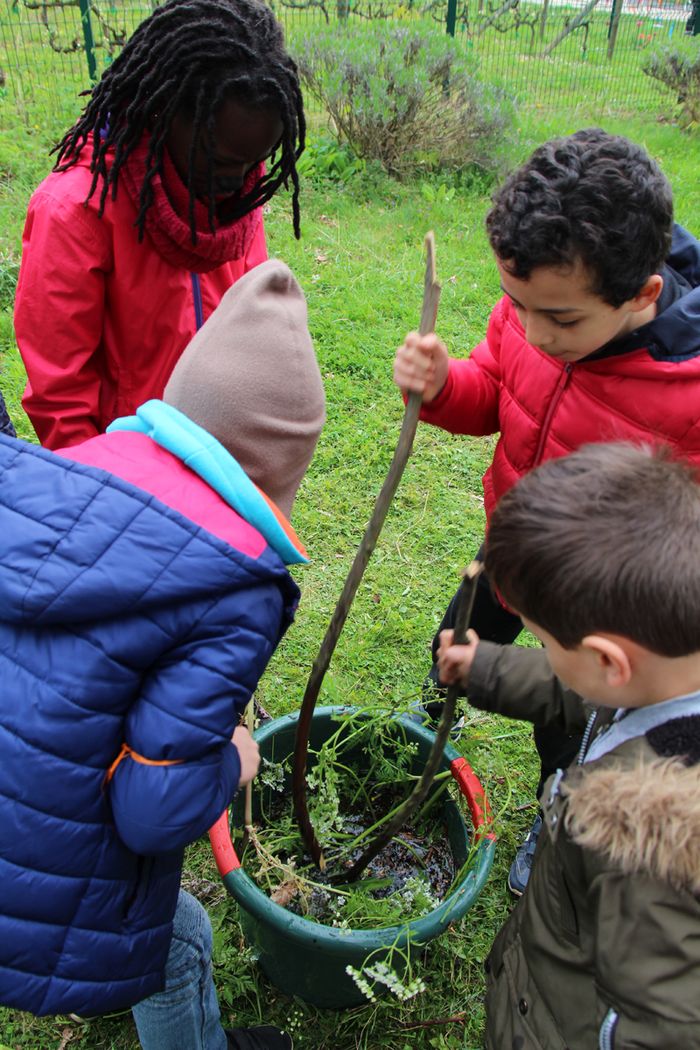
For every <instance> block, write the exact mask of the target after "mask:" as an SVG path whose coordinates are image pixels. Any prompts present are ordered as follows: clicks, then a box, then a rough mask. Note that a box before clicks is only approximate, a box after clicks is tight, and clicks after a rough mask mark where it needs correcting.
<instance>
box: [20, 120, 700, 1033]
mask: <svg viewBox="0 0 700 1050" xmlns="http://www.w3.org/2000/svg"><path fill="white" fill-rule="evenodd" d="M4 119H5V126H4V128H3V129H1V130H0V156H1V157H2V162H1V163H0V306H1V307H2V312H1V314H0V341H1V342H0V351H1V352H2V373H1V374H0V385H1V386H2V389H3V391H4V393H5V396H6V400H7V402H8V407H9V409H10V412H11V414H12V416H13V418H14V420H15V422H16V425H17V427H18V430H19V432H20V434H21V436H23V437H26V438H28V439H30V440H31V439H32V430H31V427H30V425H29V423H28V421H27V420H26V418H25V417H24V416H23V413H22V410H21V406H20V397H21V391H22V387H23V383H24V374H23V369H22V365H21V361H20V359H19V357H18V354H17V351H16V348H15V346H14V341H13V336H12V324H11V303H12V296H13V291H14V284H15V281H16V275H17V269H18V264H19V257H20V241H21V228H22V223H23V219H24V213H25V210H26V205H27V201H28V198H29V195H30V193H31V190H32V189H33V187H34V186H35V185H36V183H37V182H38V181H39V179H40V178H41V177H42V175H43V174H44V173H45V172H46V171H47V170H48V167H49V160H48V158H47V155H46V142H45V140H44V138H43V136H42V134H41V133H40V132H39V131H38V130H35V129H31V128H30V129H29V130H27V129H25V128H23V127H22V126H19V125H16V124H14V123H13V122H12V121H11V120H10V119H9V118H8V117H7V116H5V118H4ZM594 122H596V123H598V122H600V123H603V124H604V126H605V127H606V128H607V129H608V130H611V131H616V132H621V133H625V134H628V135H629V136H630V137H632V138H634V139H636V140H637V141H640V142H642V143H644V145H646V147H647V148H648V149H649V150H650V151H651V153H652V154H653V155H654V156H656V157H657V158H658V160H659V161H660V163H661V164H662V166H663V168H664V170H665V171H666V172H667V174H668V175H669V177H670V179H671V182H672V184H673V187H674V191H675V193H676V200H677V217H678V219H679V221H681V222H682V223H684V224H685V225H686V226H688V227H689V228H690V229H691V230H692V231H693V232H694V233H695V234H700V225H699V220H698V215H700V184H699V182H698V178H697V172H698V167H699V161H700V142H699V140H698V138H697V136H696V137H691V136H688V135H685V134H683V133H681V132H680V131H678V130H677V129H676V128H673V127H671V126H669V125H665V124H660V123H658V122H657V121H656V120H655V118H654V115H650V116H648V117H644V116H641V115H640V116H635V117H627V118H621V117H618V118H614V117H607V116H605V115H601V113H600V111H597V110H588V111H586V110H584V109H581V108H579V110H578V111H577V112H576V113H575V114H572V113H571V112H570V111H569V115H567V116H562V115H557V114H555V113H554V112H553V111H548V115H543V114H542V113H538V112H537V111H536V110H533V111H530V112H529V114H527V115H525V116H524V117H523V119H522V121H521V126H520V131H519V137H518V146H517V152H516V154H514V155H513V157H512V162H513V163H517V162H518V161H519V160H521V159H523V158H524V157H525V156H526V155H527V154H528V153H529V151H530V150H531V149H532V147H533V146H534V145H535V144H537V143H538V142H540V141H542V140H544V139H545V138H547V137H549V136H551V135H553V134H559V133H567V132H570V131H572V130H575V128H576V127H579V126H586V125H588V124H591V123H594ZM437 185H439V182H436V181H435V180H432V182H431V183H430V186H431V192H428V191H427V190H426V188H425V186H424V184H423V182H422V181H421V180H416V181H415V182H412V183H405V184H399V183H396V182H393V181H391V180H389V179H387V178H386V177H384V176H383V175H381V174H379V173H376V172H374V171H373V170H371V169H368V170H367V171H365V172H364V173H363V174H362V175H358V176H356V177H355V178H353V180H352V181H351V182H349V183H348V184H347V185H339V184H336V183H331V182H323V181H318V180H313V179H306V180H305V182H304V186H303V198H302V201H303V213H302V231H303V237H302V240H301V241H300V242H296V241H295V240H294V238H293V235H292V230H291V222H290V209H289V204H288V201H287V199H286V198H285V197H284V196H283V195H282V196H280V197H278V198H275V199H274V200H273V202H272V203H271V205H270V207H269V211H268V214H267V217H266V224H267V233H268V241H269V248H270V253H271V254H273V255H277V256H279V257H281V258H283V259H284V260H285V261H287V262H288V263H289V265H290V266H291V267H292V269H293V270H294V271H295V272H296V274H297V276H298V278H299V280H300V282H301V284H302V286H303V288H304V289H305V291H306V295H307V298H308V305H309V318H310V326H311V331H312V334H313V337H314V340H315V345H316V348H317V352H318V357H319V361H320V364H321V370H322V374H323V377H324V381H325V385H326V393H327V400H328V405H327V409H328V421H327V424H326V428H325V431H324V433H323V435H322V438H321V441H320V443H319V447H318V451H317V454H316V457H315V459H314V462H313V463H312V466H311V468H310V470H309V473H308V475H307V477H306V479H305V482H304V484H303V487H302V489H301V492H300V494H299V497H298V501H297V505H296V508H295V525H296V527H297V529H298V531H299V533H300V535H301V537H302V539H303V541H304V542H305V544H306V546H307V547H308V549H309V552H310V554H311V556H312V559H313V563H312V564H311V566H309V567H307V568H304V569H302V570H299V571H296V570H295V575H296V576H297V578H298V580H299V582H300V585H301V587H302V590H303V600H302V605H301V608H300V611H299V615H298V619H297V623H296V624H295V625H294V627H293V628H292V629H291V631H290V632H289V634H288V636H287V638H286V639H285V640H284V642H283V644H282V646H281V647H280V649H279V651H278V653H277V654H276V656H275V658H274V660H273V662H272V664H271V666H270V668H269V669H268V671H267V673H266V675H265V677H264V680H263V682H262V685H261V688H260V698H261V700H262V702H263V704H264V705H265V707H266V708H267V709H268V710H269V711H270V712H272V713H273V714H283V713H285V712H288V711H291V710H294V709H295V708H296V707H297V706H298V704H299V701H300V699H301V695H302V692H303V688H304V684H305V681H306V678H307V676H308V673H309V670H310V667H311V663H312V661H313V659H314V657H315V655H316V650H317V648H318V645H319V643H320V640H321V637H322V635H323V632H324V630H325V628H326V626H327V623H328V620H329V618H330V616H331V613H332V611H333V608H334V605H335V601H336V599H337V596H338V594H339V592H340V589H341V586H342V583H343V580H344V577H345V574H346V572H347V570H348V568H349V565H350V562H351V560H352V557H353V555H354V552H355V550H356V547H357V544H358V542H359V540H360V537H361V534H362V531H363V528H364V525H365V523H366V521H367V519H368V517H369V514H370V513H371V509H372V505H373V502H374V498H375V496H376V493H377V492H378V490H379V487H380V485H381V483H382V480H383V478H384V475H385V473H386V470H387V467H388V464H389V462H390V459H391V456H392V453H393V449H394V446H395V442H396V439H397V436H398V431H399V426H400V421H401V415H402V403H401V399H400V397H399V395H398V392H397V391H396V389H395V388H394V386H393V384H392V381H391V365H392V360H393V354H394V349H395V347H396V345H397V343H398V342H399V340H400V339H401V337H402V336H403V334H404V333H405V332H406V331H407V330H408V329H409V328H413V327H416V326H417V324H418V318H419V314H420V305H421V295H422V280H423V277H422V275H423V249H422V240H423V236H424V234H425V232H426V231H427V230H428V229H433V230H434V231H435V234H436V240H437V253H438V269H439V275H440V278H441V281H442V283H443V297H442V303H441V307H440V314H439V318H438V330H439V331H440V333H441V334H442V336H443V337H444V338H445V340H446V341H447V343H448V345H449V346H450V347H451V349H452V351H453V352H454V353H457V354H466V353H468V351H469V349H470V348H471V347H472V346H473V345H474V343H475V342H476V341H477V340H478V339H479V338H480V337H481V336H482V335H483V332H484V328H485V325H486V321H487V318H488V314H489V310H490V308H491V306H492V305H493V303H494V302H495V300H496V298H497V297H498V294H499V288H498V277H497V273H496V269H495V266H494V265H493V263H492V260H491V257H490V252H489V249H488V246H487V242H486V238H485V235H484V230H483V222H484V216H485V213H486V210H487V208H488V204H489V195H490V192H491V187H490V186H489V185H488V183H486V182H484V181H479V180H475V181H474V182H473V183H472V184H470V185H469V186H468V187H467V188H464V187H462V188H460V189H458V191H457V192H456V193H455V194H454V196H452V197H451V199H449V200H448V199H447V195H443V196H442V198H441V197H440V194H439V193H436V192H435V187H436V186H437ZM430 198H432V199H430ZM493 444H494V441H493V439H490V438H488V439H483V438H480V439H476V438H475V439H469V438H461V437H460V438H455V437H451V436H450V435H447V434H444V433H442V432H440V431H437V430H433V429H431V428H429V427H421V428H419V433H418V437H417V440H416V443H415V449H414V454H413V456H412V458H411V460H410V462H409V465H408V468H407V470H406V474H405V476H404V479H403V482H402V485H401V487H400V489H399V492H398V495H397V497H396V500H395V503H394V506H393V507H392V510H391V512H390V515H389V519H388V521H387V524H386V526H385V529H384V532H383V534H382V536H381V538H380V540H379V544H378V547H377V550H376V553H375V555H374V557H373V559H372V561H371V563H370V566H369V569H368V571H367V574H366V577H365V580H364V582H363V585H362V587H361V589H360V592H359V594H358V596H357V598H356V600H355V603H354V605H353V608H352V611H351V614H350V618H349V621H348V624H347V626H346V628H345V631H344V633H343V635H342V637H341V640H340V643H339V646H338V649H337V652H336V655H335V657H334V660H333V663H332V665H331V669H330V671H329V673H328V675H327V676H326V682H325V686H324V691H323V695H322V697H321V702H326V703H330V702H336V701H342V702H349V703H352V702H353V701H358V702H361V703H363V704H366V703H373V702H376V703H377V704H378V705H382V704H384V705H390V704H391V703H392V702H393V701H394V700H395V699H396V698H406V697H408V696H410V695H412V694H417V693H418V691H419V688H420V683H421V680H422V678H423V676H424V674H425V671H426V670H427V665H428V651H429V641H430V638H431V636H432V633H433V631H434V629H435V627H436V626H437V623H438V621H439V618H440V616H441V614H442V611H443V609H444V606H445V605H446V602H447V600H448V598H449V597H450V595H451V594H452V592H453V590H454V589H455V587H456V584H457V582H458V578H459V577H458V574H459V571H460V569H461V568H462V567H463V566H464V565H465V564H466V563H467V562H468V561H469V560H470V558H471V557H472V555H473V553H474V552H475V550H476V549H477V547H478V545H479V543H480V540H481V537H482V534H483V527H484V515H483V506H482V495H481V480H480V479H481V475H482V473H483V471H484V469H485V468H486V466H487V465H488V463H489V459H490V456H491V452H492V448H493ZM459 747H460V748H461V749H462V751H463V753H464V754H465V755H466V756H467V758H468V759H469V761H470V762H471V763H472V765H473V766H474V768H475V770H476V771H477V773H478V774H479V776H480V777H481V779H482V781H483V783H484V785H485V786H486V788H487V791H488V794H489V796H490V799H491V803H492V806H493V808H494V812H495V817H496V830H497V832H498V836H499V842H498V848H497V855H496V862H495V865H494V869H493V872H492V876H491V879H490V882H489V884H488V885H487V888H486V890H485V891H484V893H483V894H482V896H481V897H480V899H479V901H478V902H477V904H476V906H475V907H474V908H473V910H472V911H471V912H470V913H469V914H468V915H467V917H466V919H465V920H464V921H463V922H462V923H461V924H460V925H459V926H458V927H456V928H454V929H452V930H450V931H449V933H448V934H447V935H445V936H444V937H443V938H442V940H441V941H439V942H437V943H436V944H435V945H434V946H433V947H431V948H430V950H429V951H428V954H427V958H426V961H425V965H424V969H423V973H422V976H423V977H424V979H425V981H426V984H427V989H428V990H427V991H426V992H425V993H423V994H422V995H421V996H419V997H418V998H416V999H414V1000H411V1001H410V1002H409V1003H407V1004H405V1005H403V1006H401V1005H398V1004H396V1003H393V1002H385V1003H380V1004H377V1005H368V1006H366V1007H362V1008H357V1009H354V1010H350V1011H346V1012H343V1013H324V1012H320V1011H315V1010H313V1009H312V1008H310V1007H307V1006H305V1005H304V1004H302V1003H299V1002H293V1001H290V1000H288V999H286V998H285V997H283V996H282V995H280V994H279V993H277V992H276V991H275V990H274V988H272V987H270V986H269V985H268V984H267V983H266V981H265V980H264V979H263V978H262V977H261V976H260V974H259V972H258V971H257V969H256V966H255V961H254V959H253V958H252V957H251V955H250V953H248V952H246V950H245V947H244V945H243V944H242V941H241V935H240V930H239V927H238V924H237V920H236V913H235V907H234V905H233V904H232V903H231V902H230V901H229V900H228V899H227V898H226V896H225V893H224V892H223V890H222V889H221V887H220V884H219V882H218V877H217V874H216V870H215V868H214V865H213V862H212V861H211V859H210V856H209V852H208V848H207V845H206V843H197V844H195V845H194V846H193V847H192V848H191V849H190V851H189V853H188V858H187V865H186V878H185V885H186V886H188V887H189V888H191V889H193V891H195V892H197V893H198V895H200V897H201V898H202V899H203V900H204V901H205V903H207V904H208V906H209V907H210V911H211V915H212V918H213V921H214V924H215V927H216V944H217V948H216V980H217V986H218V988H219V990H220V993H221V999H222V1008H223V1012H224V1015H225V1021H226V1022H227V1023H235V1024H252V1023H256V1022H257V1021H259V1020H263V1019H264V1020H266V1021H270V1022H272V1023H278V1024H280V1025H282V1026H285V1027H287V1028H289V1029H290V1030H292V1031H293V1032H294V1034H295V1038H296V1045H297V1046H298V1047H302V1048H303V1047H309V1048H310V1050H325V1048H329V1050H330V1048H331V1047H332V1048H334V1050H351V1048H356V1047H357V1048H366V1050H374V1048H380V1047H386V1048H392V1050H403V1048H404V1047H406V1048H408V1047H410V1048H412V1050H413V1048H428V1047H445V1048H456V1047H465V1048H471V1050H475V1048H477V1047H479V1046H480V1045H481V1031H482V1027H483V1008H482V993H483V981H482V975H481V962H482V960H483V958H484V956H485V954H486V952H487V951H488V948H489V945H490V943H491V941H492V939H493V936H494V934H495V932H496V931H497V930H498V928H499V926H500V925H501V923H502V922H503V920H504V918H505V917H506V915H507V914H508V912H509V910H510V908H511V905H512V901H511V899H510V897H509V896H508V894H507V891H506V889H505V875H506V872H507V868H508V865H509V864H510V861H511V859H512V853H513V850H514V848H515V845H516V844H517V842H518V841H519V839H520V838H521V836H522V834H523V833H524V831H525V830H526V828H527V827H528V825H529V823H530V821H531V819H532V817H533V815H534V809H533V788H534V785H535V782H536V779H537V773H536V766H537V763H536V760H535V753H534V747H533V746H532V744H531V739H530V733H529V730H528V728H527V727H526V726H524V725H522V726H521V725H517V724H515V723H509V722H506V721H504V720H500V719H498V718H495V717H491V716H488V715H485V714H482V713H480V712H476V711H473V712H469V714H468V727H467V729H466V731H465V733H464V734H463V736H462V739H461V741H460V744H459ZM455 1017H457V1019H456V1020H451V1021H450V1020H449V1019H451V1018H455ZM1 1044H5V1047H10V1048H12V1050H20V1048H21V1050H64V1048H66V1047H68V1048H70V1050H108V1048H111V1050H135V1048H137V1047H138V1041H137V1039H136V1035H135V1030H134V1028H133V1025H132V1023H131V1020H130V1016H129V1015H128V1014H127V1015H124V1016H121V1017H115V1018H103V1019H101V1020H97V1021H92V1022H84V1023H83V1022H80V1021H75V1020H71V1019H68V1018H58V1019H43V1020H36V1019H34V1018H32V1017H29V1016H26V1015H21V1014H18V1013H16V1012H12V1011H7V1010H2V1009H0V1045H1Z"/></svg>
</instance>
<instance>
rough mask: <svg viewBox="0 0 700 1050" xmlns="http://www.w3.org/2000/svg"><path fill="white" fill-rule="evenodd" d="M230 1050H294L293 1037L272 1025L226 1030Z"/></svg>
mask: <svg viewBox="0 0 700 1050" xmlns="http://www.w3.org/2000/svg"><path fill="white" fill-rule="evenodd" d="M225 1032H226V1038H227V1039H228V1048H229V1050H292V1047H293V1045H294V1044H293V1043H292V1037H291V1035H287V1033H286V1032H282V1031H280V1029H279V1028H273V1026H272V1025H271V1024H263V1025H258V1026H257V1027H256V1028H226V1029H225Z"/></svg>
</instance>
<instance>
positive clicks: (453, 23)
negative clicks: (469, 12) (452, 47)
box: [445, 0, 457, 37]
mask: <svg viewBox="0 0 700 1050" xmlns="http://www.w3.org/2000/svg"><path fill="white" fill-rule="evenodd" d="M445 28H446V29H447V32H448V33H449V34H450V36H451V37H454V35H455V29H456V28H457V0H447V21H446V23H445Z"/></svg>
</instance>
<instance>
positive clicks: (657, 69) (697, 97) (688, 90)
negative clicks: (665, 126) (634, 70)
mask: <svg viewBox="0 0 700 1050" xmlns="http://www.w3.org/2000/svg"><path fill="white" fill-rule="evenodd" d="M642 68H643V70H644V72H645V73H646V74H647V76H650V77H653V78H654V80H659V81H660V82H661V83H662V84H665V85H666V87H669V88H670V89H671V90H672V91H673V92H674V93H675V94H676V97H677V100H678V104H679V105H680V108H681V122H682V123H683V124H684V125H685V126H686V127H690V126H695V127H697V126H698V125H700V41H693V42H692V43H691V42H689V43H688V44H686V45H685V46H683V45H681V46H679V47H662V48H659V49H657V50H656V51H654V52H653V53H652V54H651V55H650V56H649V57H648V58H647V60H646V61H645V63H644V65H643V66H642Z"/></svg>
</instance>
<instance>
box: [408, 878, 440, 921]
mask: <svg viewBox="0 0 700 1050" xmlns="http://www.w3.org/2000/svg"><path fill="white" fill-rule="evenodd" d="M398 896H399V897H400V898H401V900H402V902H403V904H404V907H405V909H406V912H409V913H410V912H411V911H413V910H415V911H420V913H421V914H422V915H427V913H428V912H430V911H434V910H435V908H437V907H438V906H439V904H440V901H439V900H438V898H437V897H436V896H435V894H434V893H433V891H432V888H431V886H430V883H429V882H428V880H427V879H425V878H423V877H422V876H420V875H414V876H413V877H412V878H410V879H407V880H406V882H405V883H404V884H403V886H402V887H401V889H400V890H399V893H398ZM414 906H415V907H414Z"/></svg>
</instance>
